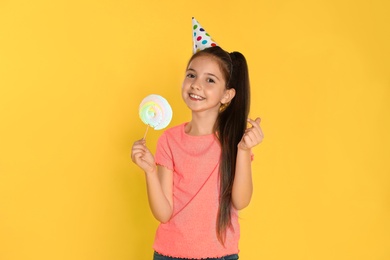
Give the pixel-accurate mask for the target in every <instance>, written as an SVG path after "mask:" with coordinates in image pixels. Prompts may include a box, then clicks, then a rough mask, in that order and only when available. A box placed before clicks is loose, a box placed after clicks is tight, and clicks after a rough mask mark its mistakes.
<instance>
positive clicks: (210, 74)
mask: <svg viewBox="0 0 390 260" xmlns="http://www.w3.org/2000/svg"><path fill="white" fill-rule="evenodd" d="M189 70H190V71H194V72H196V70H194V69H192V68H188V69H187V71H189ZM206 74H207V75H209V76H213V77H215V78H216V79H218V80H220V79H219V78H218V77H217V76H216V75H215V74H213V73H206Z"/></svg>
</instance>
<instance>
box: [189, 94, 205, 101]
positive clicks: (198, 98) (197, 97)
mask: <svg viewBox="0 0 390 260" xmlns="http://www.w3.org/2000/svg"><path fill="white" fill-rule="evenodd" d="M189 96H190V98H191V99H192V100H204V99H205V98H204V97H201V96H198V95H195V94H192V93H190V94H189Z"/></svg>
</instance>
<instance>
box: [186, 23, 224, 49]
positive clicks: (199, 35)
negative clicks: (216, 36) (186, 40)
mask: <svg viewBox="0 0 390 260" xmlns="http://www.w3.org/2000/svg"><path fill="white" fill-rule="evenodd" d="M192 30H193V42H194V46H193V53H197V52H198V51H201V50H204V49H206V48H210V47H214V46H218V44H217V43H216V42H215V41H214V40H213V39H211V37H210V35H209V34H208V33H207V32H206V31H205V29H204V28H203V27H202V26H201V25H200V24H199V22H198V21H197V20H196V19H195V18H192Z"/></svg>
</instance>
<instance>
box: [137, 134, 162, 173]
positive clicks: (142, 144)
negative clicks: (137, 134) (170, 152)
mask: <svg viewBox="0 0 390 260" xmlns="http://www.w3.org/2000/svg"><path fill="white" fill-rule="evenodd" d="M131 160H132V161H133V162H134V163H135V164H136V165H138V166H139V167H140V168H141V169H142V170H144V171H145V172H146V173H149V172H154V171H157V170H156V162H155V160H154V156H153V154H152V153H151V152H150V151H149V149H148V148H147V147H146V141H145V140H144V139H141V140H138V141H135V142H134V144H133V148H132V150H131Z"/></svg>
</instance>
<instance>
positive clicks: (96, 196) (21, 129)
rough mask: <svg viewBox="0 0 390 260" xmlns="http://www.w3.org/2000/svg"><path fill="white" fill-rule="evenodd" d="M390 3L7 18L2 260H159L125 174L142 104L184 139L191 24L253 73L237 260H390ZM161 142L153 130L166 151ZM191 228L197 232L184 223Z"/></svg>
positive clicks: (139, 131)
mask: <svg viewBox="0 0 390 260" xmlns="http://www.w3.org/2000/svg"><path fill="white" fill-rule="evenodd" d="M389 11H390V4H389V1H387V0H382V1H380V0H373V1H360V0H356V1H352V0H351V1H346V0H326V1H325V0H321V1H309V0H302V1H298V0H296V1H293V0H285V1H282V0H275V1H264V0H261V1H255V0H253V1H247V0H241V1H237V0H234V1H233V0H230V1H203V0H199V1H191V2H190V1H181V0H175V1H157V0H154V1H151V0H148V1H131V0H121V1H120V0H118V1H108V0H106V1H98V0H93V1H92V0H90V1H87V0H60V1H49V0H46V1H44V0H37V1H18V0H14V1H10V0H2V1H0V122H1V128H0V259H1V260H16V259H18V260H19V259H23V260H25V259H40V260H43V259H59V260H62V259H67V260H68V259H91V260H92V259H93V260H100V259H102V260H103V259H104V260H106V259H107V260H112V259H115V260H124V259H140V260H143V259H145V260H146V259H151V255H152V249H151V246H152V242H153V237H154V232H155V228H156V226H157V222H156V221H155V220H154V219H153V217H152V215H151V213H150V210H149V207H148V204H147V198H146V191H145V180H144V177H143V173H142V172H141V170H139V169H138V168H137V167H136V166H135V165H133V164H132V163H131V161H130V158H129V153H130V149H131V145H132V143H133V141H135V140H136V139H139V138H141V137H142V136H143V134H144V131H145V125H143V124H142V122H141V120H140V119H139V118H138V115H137V113H138V105H139V103H140V101H141V100H142V98H143V97H145V96H146V95H148V94H152V93H156V94H160V95H163V96H164V97H166V98H167V99H168V100H169V102H170V103H171V105H172V108H173V110H174V118H173V121H172V123H171V126H172V125H176V124H179V123H181V122H184V121H186V120H189V118H190V117H189V116H190V114H189V112H188V109H187V108H186V107H185V105H184V103H183V102H182V100H181V97H180V87H181V81H182V78H183V74H184V69H185V65H186V62H187V60H188V59H189V57H190V55H191V51H192V39H191V34H192V31H191V17H192V16H195V17H196V18H197V19H198V20H199V22H200V23H201V24H202V25H203V26H204V27H205V28H206V30H207V31H208V32H209V33H210V34H211V35H212V37H213V38H214V39H215V40H216V41H217V42H218V43H219V44H220V45H222V46H223V47H224V48H225V49H227V50H229V51H233V50H239V51H241V52H242V53H244V54H245V56H246V57H247V60H248V63H249V68H250V78H251V84H252V106H251V116H252V117H256V116H261V118H262V127H263V130H264V133H265V139H264V142H263V143H262V144H261V145H260V146H258V147H256V148H255V149H254V152H255V161H254V162H253V171H254V173H253V175H254V186H255V191H254V196H253V200H252V202H251V205H250V206H249V207H248V208H247V209H245V210H243V211H242V212H241V226H242V239H241V242H240V248H241V254H240V256H241V259H253V260H257V259H264V260H273V259H275V260H276V259H290V260H293V259H296V260H306V259H307V260H308V259H310V260H329V259H337V260H346V259H351V260H352V259H353V260H360V259H362V260H363V259H367V260H368V259H370V260H372V259H375V260H376V259H377V260H379V259H381V260H382V259H383V260H385V259H390V176H389V174H390V163H389V159H390V148H389V147H390V137H389V134H390V76H389V75H390V50H389V49H390V48H389V46H390V18H389V17H390V16H389ZM160 134H161V131H154V130H150V131H149V133H148V136H147V141H148V145H149V147H150V148H151V149H152V150H153V151H154V150H155V145H156V140H157V138H158V136H159V135H160ZM189 224H190V223H189Z"/></svg>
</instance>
